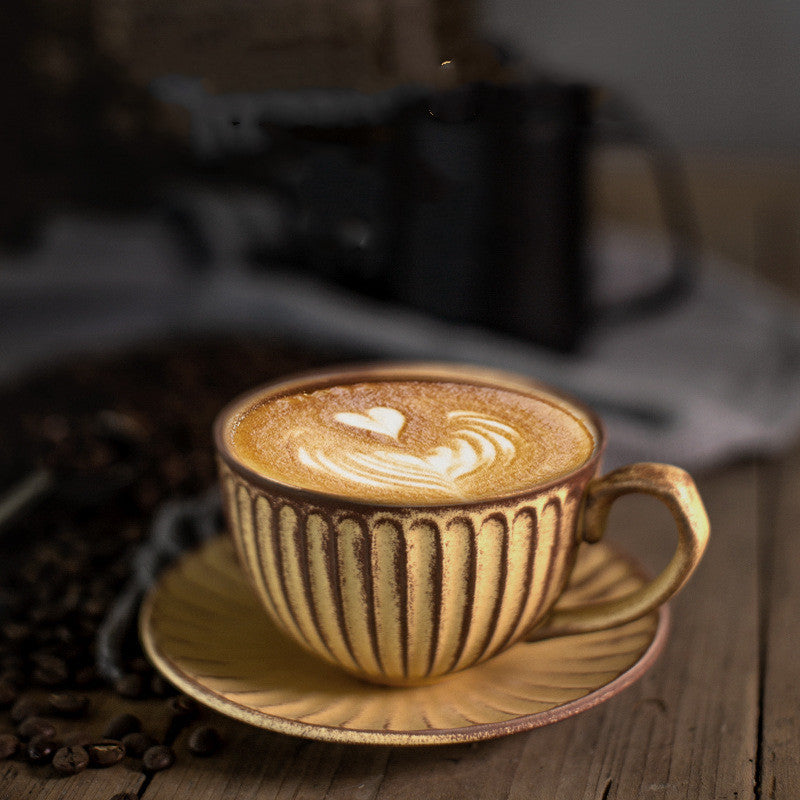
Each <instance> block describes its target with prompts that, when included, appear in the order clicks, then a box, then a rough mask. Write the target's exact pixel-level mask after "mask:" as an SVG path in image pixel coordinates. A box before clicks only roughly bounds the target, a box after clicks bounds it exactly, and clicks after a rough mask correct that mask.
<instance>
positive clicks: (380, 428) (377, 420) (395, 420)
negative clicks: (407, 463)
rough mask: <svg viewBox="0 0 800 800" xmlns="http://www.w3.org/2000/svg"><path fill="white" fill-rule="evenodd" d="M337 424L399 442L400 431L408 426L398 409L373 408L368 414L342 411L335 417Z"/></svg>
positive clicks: (386, 407)
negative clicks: (360, 429) (380, 434)
mask: <svg viewBox="0 0 800 800" xmlns="http://www.w3.org/2000/svg"><path fill="white" fill-rule="evenodd" d="M334 419H335V420H336V421H337V422H341V423H342V424H343V425H349V426H350V427H351V428H362V429H363V430H366V431H372V432H373V433H382V434H383V435H384V436H388V437H389V438H391V439H394V440H395V441H397V439H398V437H399V436H400V431H401V430H403V426H404V425H405V424H406V418H405V417H404V416H403V414H401V413H400V412H399V411H398V410H397V409H396V408H389V407H388V406H373V407H372V408H370V409H368V410H367V413H366V414H360V413H358V412H354V411H342V412H340V413H338V414H336V415H335V416H334Z"/></svg>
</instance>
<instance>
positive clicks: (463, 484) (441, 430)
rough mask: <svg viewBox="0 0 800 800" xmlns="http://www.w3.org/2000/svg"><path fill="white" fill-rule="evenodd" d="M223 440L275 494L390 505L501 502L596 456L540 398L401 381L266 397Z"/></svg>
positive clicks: (548, 399) (583, 425) (567, 411)
mask: <svg viewBox="0 0 800 800" xmlns="http://www.w3.org/2000/svg"><path fill="white" fill-rule="evenodd" d="M227 437H228V441H229V443H230V445H231V447H232V450H233V453H234V455H235V456H236V457H237V458H238V459H239V460H240V461H241V462H242V463H243V464H245V465H246V466H248V467H250V468H251V469H253V470H254V471H255V472H257V473H259V474H261V475H263V476H265V477H267V478H270V479H272V480H274V481H277V482H279V483H281V484H284V485H289V486H295V487H299V488H303V489H311V490H315V491H321V492H325V493H328V494H334V495H338V496H345V497H351V498H353V499H356V500H363V501H371V502H386V503H392V504H395V503H409V502H412V503H420V504H422V503H446V502H447V501H451V500H452V501H464V500H480V499H484V498H490V497H498V496H502V495H505V494H511V493H513V492H515V491H521V490H523V489H528V488H531V487H534V486H537V485H540V484H542V483H546V482H547V481H549V480H552V479H554V478H557V477H559V476H561V475H564V474H566V473H569V472H571V471H573V470H574V469H576V468H578V467H580V466H581V465H582V464H583V463H585V462H586V461H587V459H588V458H589V457H590V456H591V454H592V452H593V451H594V447H595V436H594V434H593V433H592V426H591V424H590V423H589V422H588V421H587V419H586V418H585V416H583V415H582V414H581V412H580V411H579V410H578V409H576V408H574V407H572V406H570V405H568V404H567V403H566V402H565V401H563V400H560V399H559V398H557V397H554V396H552V395H550V394H548V393H547V392H545V391H543V390H541V391H540V390H538V389H536V388H531V392H530V394H527V393H523V392H518V391H511V390H508V389H503V388H499V387H493V386H485V385H479V384H468V383H459V382H456V381H453V382H450V381H436V380H406V379H401V380H378V381H364V382H359V383H352V384H343V385H339V386H331V387H325V388H319V389H311V390H309V391H302V392H297V393H295V394H288V395H278V396H274V397H270V396H267V397H264V398H262V399H260V400H256V401H255V402H254V404H253V405H252V406H250V407H249V408H247V409H245V410H244V411H243V412H242V413H240V414H239V415H238V416H237V417H236V418H235V419H234V420H233V421H232V424H231V425H230V426H229V428H228V432H227Z"/></svg>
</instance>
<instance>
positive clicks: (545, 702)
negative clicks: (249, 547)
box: [140, 538, 668, 745]
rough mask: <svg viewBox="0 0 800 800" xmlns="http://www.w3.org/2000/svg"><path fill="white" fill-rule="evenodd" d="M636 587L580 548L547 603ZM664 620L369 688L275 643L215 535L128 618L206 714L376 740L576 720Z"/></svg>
mask: <svg viewBox="0 0 800 800" xmlns="http://www.w3.org/2000/svg"><path fill="white" fill-rule="evenodd" d="M644 583H645V579H644V577H643V576H642V574H641V572H640V570H639V569H638V568H637V567H636V566H635V565H634V564H633V563H632V562H631V561H630V560H628V559H627V558H625V557H622V556H621V555H619V554H618V553H616V552H615V551H614V550H612V549H610V548H608V547H607V546H606V545H604V544H602V543H601V544H599V545H596V546H592V547H589V546H588V545H583V546H582V547H581V548H580V550H579V555H578V559H577V563H576V566H575V569H574V571H573V575H572V579H571V581H570V585H569V586H568V587H567V588H566V590H565V592H564V594H563V595H562V598H561V600H560V601H559V603H560V604H563V605H564V606H570V605H575V604H578V605H580V604H587V603H592V602H598V601H603V600H607V599H609V598H613V597H619V596H621V595H623V594H626V593H628V592H630V591H632V590H635V589H637V588H641V587H642V586H643V584H644ZM557 608H558V607H557ZM667 627H668V625H667V609H666V608H664V607H662V608H661V609H660V611H658V612H652V613H650V614H648V615H645V616H644V617H642V618H640V619H638V620H636V621H634V622H631V623H628V624H627V625H623V626H621V627H619V628H616V629H614V630H607V631H599V632H596V633H586V634H579V635H575V636H570V637H565V638H555V639H549V640H547V641H537V642H532V643H529V642H525V641H522V642H519V643H518V644H516V645H514V646H513V647H511V648H510V649H509V650H507V651H506V652H504V653H502V654H500V655H499V656H497V657H496V658H493V659H491V660H490V661H487V662H485V663H483V664H480V665H478V666H476V667H474V668H472V669H469V670H464V671H463V672H459V673H457V674H454V675H451V676H450V677H448V678H447V679H445V680H443V681H440V682H438V683H436V684H433V685H429V686H419V687H412V688H409V687H404V688H392V687H385V686H374V685H372V684H369V683H365V682H363V681H361V680H358V679H357V678H354V677H351V676H350V675H347V674H346V673H344V672H342V671H341V670H339V669H336V668H335V667H332V666H330V665H328V664H325V663H323V662H322V661H320V660H319V659H317V658H315V657H313V656H311V655H310V654H308V653H307V652H306V651H305V650H303V649H302V648H300V647H299V646H298V645H297V644H295V643H294V642H292V641H290V640H287V639H286V638H285V637H284V636H283V634H282V633H281V632H280V631H279V630H278V629H277V628H276V627H274V626H273V625H272V623H271V621H270V619H269V618H268V617H267V616H265V614H264V610H263V608H262V607H261V605H260V604H259V602H258V600H257V599H256V597H255V595H254V594H253V592H252V591H251V589H250V587H249V586H248V584H247V582H246V580H245V578H244V576H243V575H242V571H241V569H240V567H239V565H238V564H237V563H236V558H235V555H234V552H233V549H232V546H231V543H230V541H229V540H228V539H222V538H221V539H215V540H213V541H211V542H208V543H207V544H205V545H204V546H203V547H202V548H201V549H200V550H198V551H196V552H193V553H189V554H187V555H186V556H184V557H183V558H182V559H181V561H180V562H179V563H178V564H177V565H176V566H174V567H172V568H170V569H169V570H167V571H166V572H165V573H164V574H163V575H162V576H161V578H160V579H159V582H158V584H157V585H156V586H155V587H154V588H153V589H152V590H151V591H150V593H149V594H148V596H147V598H146V599H145V602H144V603H143V605H142V611H141V616H140V631H141V637H142V641H143V643H144V646H145V649H146V651H147V654H148V656H149V657H150V659H151V660H152V661H153V663H154V664H155V665H156V667H157V668H158V669H159V670H161V672H162V673H163V674H164V675H165V676H166V677H167V678H168V679H169V680H170V681H171V682H172V683H173V684H174V685H175V686H177V687H179V688H180V689H181V690H182V691H184V692H186V693H187V694H189V695H191V696H192V697H194V698H196V699H197V700H199V701H200V702H202V703H204V704H206V705H208V706H210V707H211V708H214V709H216V710H217V711H219V712H221V713H223V714H226V715H228V716H230V717H233V718H234V719H238V720H240V721H242V722H246V723H249V724H251V725H256V726H259V727H262V728H267V729H269V730H273V731H278V732H281V733H285V734H289V735H294V736H304V737H307V738H311V739H318V740H323V741H331V742H342V743H344V742H349V743H365V744H384V745H421V744H425V745H430V744H445V743H451V742H465V741H477V740H481V739H490V738H494V737H497V736H503V735H506V734H509V733H514V732H517V731H523V730H528V729H530V728H535V727H539V726H541V725H547V724H549V723H552V722H555V721H557V720H560V719H564V718H565V717H568V716H570V715H573V714H577V713H579V712H581V711H584V710H586V709H588V708H591V707H592V706H595V705H597V704H598V703H600V702H602V701H604V700H606V699H608V698H609V697H612V696H613V695H615V694H616V693H617V692H619V691H620V690H622V689H623V688H625V687H626V686H628V685H629V684H630V683H632V682H633V681H634V680H636V679H637V678H639V677H640V676H641V675H642V674H643V673H644V671H645V670H646V669H647V668H648V667H649V666H650V665H651V664H652V663H653V661H654V660H655V658H656V657H657V656H658V654H659V652H660V650H661V648H662V646H663V644H664V641H665V638H666V633H667Z"/></svg>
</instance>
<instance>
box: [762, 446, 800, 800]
mask: <svg viewBox="0 0 800 800" xmlns="http://www.w3.org/2000/svg"><path fill="white" fill-rule="evenodd" d="M763 490H764V491H763V494H764V503H763V520H764V531H763V535H764V539H765V540H764V554H763V559H762V575H763V586H764V598H763V602H764V625H765V627H764V646H765V651H764V690H763V695H764V696H763V718H762V736H761V752H760V759H759V763H760V766H761V787H762V792H761V797H762V798H764V799H765V800H795V798H797V797H799V796H800V746H799V745H800V717H798V709H800V681H798V666H797V664H798V652H800V536H798V531H800V448H797V449H795V450H794V452H793V453H792V454H791V455H790V456H788V457H787V458H786V459H784V460H783V461H782V462H781V463H779V464H778V465H775V466H773V467H772V468H767V469H765V470H764V478H763Z"/></svg>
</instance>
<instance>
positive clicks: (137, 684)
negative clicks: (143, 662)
mask: <svg viewBox="0 0 800 800" xmlns="http://www.w3.org/2000/svg"><path fill="white" fill-rule="evenodd" d="M114 690H115V691H116V693H117V694H118V695H121V696H122V697H127V698H128V699H130V700H138V699H140V698H142V697H144V695H145V682H144V680H143V678H142V676H141V675H137V674H136V673H135V672H128V673H126V674H125V675H123V676H122V677H120V678H117V680H116V681H115V682H114Z"/></svg>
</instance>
